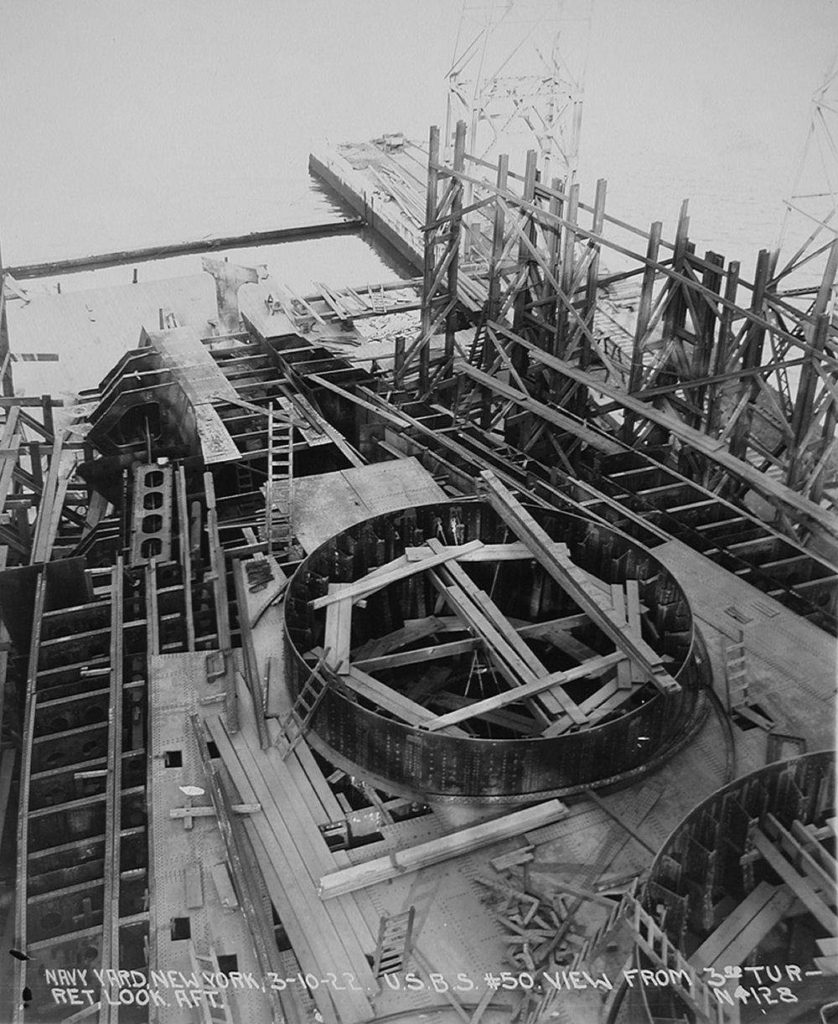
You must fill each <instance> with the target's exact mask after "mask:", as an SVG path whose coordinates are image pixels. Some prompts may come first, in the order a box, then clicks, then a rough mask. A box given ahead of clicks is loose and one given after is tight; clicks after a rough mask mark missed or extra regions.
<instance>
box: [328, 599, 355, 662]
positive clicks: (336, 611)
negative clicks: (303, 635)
mask: <svg viewBox="0 0 838 1024" xmlns="http://www.w3.org/2000/svg"><path fill="white" fill-rule="evenodd" d="M347 585H348V584H346V583H330V584H329V595H330V596H332V595H337V596H340V595H341V594H342V592H343V590H344V589H345V588H346V586H347ZM351 645H352V598H351V597H344V598H342V600H339V601H335V602H334V603H333V604H330V605H329V606H328V607H327V608H326V631H325V635H324V639H323V648H324V650H326V651H328V654H327V655H326V664H327V665H328V666H329V668H331V669H332V671H333V672H336V673H337V674H338V675H339V676H345V675H346V674H347V673H348V672H349V651H350V647H351Z"/></svg>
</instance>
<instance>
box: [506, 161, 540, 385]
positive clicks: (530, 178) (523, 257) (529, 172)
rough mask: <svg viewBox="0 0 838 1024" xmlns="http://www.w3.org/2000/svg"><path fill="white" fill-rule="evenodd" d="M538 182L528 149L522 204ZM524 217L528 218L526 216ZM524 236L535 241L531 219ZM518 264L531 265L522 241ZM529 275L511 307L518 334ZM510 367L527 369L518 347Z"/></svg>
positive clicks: (514, 348)
mask: <svg viewBox="0 0 838 1024" xmlns="http://www.w3.org/2000/svg"><path fill="white" fill-rule="evenodd" d="M537 180H538V154H537V153H536V151H535V150H534V149H530V150H528V152H527V165H526V169H525V170H524V189H523V194H522V197H521V198H522V199H523V200H524V202H527V203H533V202H535V183H536V181H537ZM525 216H527V217H529V215H528V214H526V215H525ZM526 234H527V236H528V237H529V239H530V241H531V242H534V241H535V224H534V223H533V221H532V219H531V218H530V219H529V223H528V224H527V228H526ZM518 263H519V265H520V266H521V267H527V268H529V266H530V265H531V264H532V256H531V255H530V253H529V251H528V249H527V247H526V245H525V244H524V243H523V241H522V242H521V243H520V245H519V246H518ZM530 284H531V282H530V275H529V272H528V273H527V276H526V278H525V280H524V283H523V285H522V286H521V287H520V288H519V289H518V293H517V295H516V296H515V303H514V306H513V310H514V312H513V316H512V330H513V331H515V332H516V333H518V334H520V333H521V331H522V330H523V328H524V325H525V321H526V315H527V313H526V309H527V304H528V303H529V301H530ZM511 355H512V365H513V366H514V367H515V370H516V371H517V372H518V373H520V374H523V373H525V372H526V367H527V353H526V350H525V349H523V348H522V347H521V346H520V345H512V352H511Z"/></svg>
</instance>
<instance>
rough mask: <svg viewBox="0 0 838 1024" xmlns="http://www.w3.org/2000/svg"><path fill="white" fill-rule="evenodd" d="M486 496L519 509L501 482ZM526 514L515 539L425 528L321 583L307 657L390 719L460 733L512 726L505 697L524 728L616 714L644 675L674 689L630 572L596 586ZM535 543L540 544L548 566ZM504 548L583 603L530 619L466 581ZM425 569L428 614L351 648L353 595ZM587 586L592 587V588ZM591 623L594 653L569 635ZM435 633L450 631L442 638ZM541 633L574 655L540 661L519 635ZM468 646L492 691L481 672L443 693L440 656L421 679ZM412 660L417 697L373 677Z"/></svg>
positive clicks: (572, 724)
mask: <svg viewBox="0 0 838 1024" xmlns="http://www.w3.org/2000/svg"><path fill="white" fill-rule="evenodd" d="M499 486H500V485H499ZM499 493H500V492H499ZM495 500H497V501H500V502H502V504H503V507H504V509H505V510H506V511H507V513H508V509H509V508H510V507H514V508H515V509H516V511H517V512H522V511H523V510H521V509H520V506H518V504H517V502H515V501H514V499H512V498H511V495H509V493H508V492H506V491H505V490H504V491H503V494H502V496H501V497H500V498H497V497H496V499H495ZM533 523H534V520H533V521H532V522H530V521H529V520H528V521H527V526H528V529H527V530H525V531H522V533H521V537H520V539H513V540H511V541H509V542H507V543H502V544H482V543H481V542H479V541H471V542H469V543H465V544H460V545H457V544H453V545H446V544H443V543H442V541H440V540H438V539H436V538H431V539H429V540H428V541H427V542H426V543H425V544H424V545H422V546H421V547H414V548H410V547H408V548H406V549H405V552H404V554H403V555H401V556H399V557H397V558H395V559H393V560H392V561H390V562H388V563H386V564H384V565H381V566H378V567H376V568H375V569H373V570H371V571H370V572H369V573H367V574H366V576H364V577H362V578H360V579H358V580H355V581H354V582H352V583H342V584H331V585H330V587H329V592H328V593H327V594H325V595H324V596H322V597H319V598H316V599H314V600H313V601H311V602H310V604H311V607H312V608H313V609H315V610H317V609H324V610H325V634H324V648H325V650H324V649H321V648H315V649H314V650H313V651H312V652H310V656H311V657H312V658H314V659H316V660H317V663H318V665H324V666H325V668H326V670H327V676H328V677H330V678H331V680H332V683H333V685H336V686H339V687H343V688H344V689H348V690H350V691H352V692H354V693H355V694H356V695H357V696H361V697H364V698H365V699H367V700H370V701H371V702H372V703H373V704H374V705H375V706H377V707H378V708H379V709H380V710H381V711H383V712H384V713H386V714H388V715H391V716H393V717H395V718H396V719H398V720H399V721H402V722H405V723H407V724H409V725H412V726H414V727H415V728H420V729H423V730H426V731H429V732H441V731H443V732H446V733H448V734H451V735H459V736H463V737H466V736H468V735H470V733H469V732H463V730H462V728H461V726H467V727H469V728H471V727H473V725H474V723H475V722H476V721H477V720H478V719H483V720H484V721H485V722H487V723H491V722H495V723H497V724H500V723H505V724H507V725H512V726H515V725H516V724H517V719H519V718H520V716H518V715H516V714H515V713H514V711H511V710H510V711H508V710H507V709H511V706H512V705H519V704H520V705H524V706H525V707H526V708H527V713H528V715H529V716H530V718H529V722H530V724H529V725H528V726H527V727H525V730H524V731H525V732H528V733H534V734H538V733H543V734H544V735H545V736H556V735H561V734H562V733H564V732H567V731H568V730H570V729H580V728H588V727H591V726H592V725H595V724H597V723H598V722H599V721H601V720H602V719H603V718H604V717H605V716H606V715H609V714H613V713H619V710H620V709H621V708H622V707H623V706H624V705H626V704H627V703H629V702H632V701H633V700H635V699H636V698H637V697H638V695H639V694H640V691H641V690H643V689H644V688H645V687H646V685H647V683H648V682H649V681H651V682H652V683H654V685H655V686H656V687H657V688H658V689H661V690H663V691H664V692H665V693H674V692H677V691H678V689H679V686H678V683H677V682H675V680H673V679H672V678H671V676H669V674H668V672H667V670H666V668H665V665H664V662H663V659H661V658H660V657H659V656H658V655H657V654H656V653H655V652H654V651H653V650H652V649H651V648H650V647H649V646H648V644H646V642H645V641H644V639H643V636H642V614H643V608H642V606H641V604H640V596H639V590H638V587H637V581H636V580H629V581H628V582H627V584H626V587H625V588H623V587H621V586H617V585H615V586H613V587H612V588H611V589H609V588H607V587H606V588H605V589H604V590H600V587H602V586H603V585H602V584H599V586H597V582H596V581H595V580H593V578H591V577H589V576H588V575H587V574H586V573H584V572H582V570H579V569H578V567H576V566H575V565H574V564H573V563H572V562H571V561H570V559H569V557H568V556H567V554H566V553H564V554H558V555H557V552H558V550H559V549H560V548H562V547H563V546H562V545H554V544H553V542H552V541H549V538H548V543H546V544H545V542H544V539H543V537H542V536H541V534H540V533H538V531H534V530H533V529H532V524H533ZM545 536H546V535H545ZM545 551H547V552H548V553H549V557H547V558H546V561H547V568H545V567H544V559H545V557H546V556H545ZM513 559H514V560H519V561H521V560H523V561H533V560H535V561H536V562H541V563H542V569H543V570H544V571H545V572H548V573H549V572H550V570H551V569H552V571H554V572H555V573H556V575H555V576H554V577H553V578H554V580H555V581H556V582H558V583H559V585H560V586H561V587H562V588H563V589H564V590H566V591H567V593H568V594H569V595H570V596H571V597H572V598H573V600H574V601H575V602H576V603H577V604H579V607H580V608H581V609H582V611H581V612H579V613H577V614H574V615H566V616H563V617H561V618H559V619H554V620H552V621H549V622H540V623H525V622H517V621H514V620H513V621H511V620H510V619H508V618H507V616H506V615H505V614H504V613H503V612H502V610H501V609H500V608H499V607H498V605H497V604H496V603H495V601H494V600H493V598H492V596H491V594H490V593H488V592H487V591H485V590H484V589H482V588H481V587H480V586H478V585H477V584H476V583H475V582H474V580H473V579H472V577H471V576H470V575H469V573H468V572H467V571H466V566H467V565H469V564H470V563H477V564H481V563H482V564H497V563H501V562H504V561H508V560H513ZM557 559H558V561H557ZM557 564H558V565H560V567H561V569H560V571H559V570H557V568H556V566H557ZM423 576H424V578H425V579H426V580H427V581H428V583H429V584H430V586H431V587H432V588H433V589H434V590H435V591H436V593H437V595H438V600H437V605H436V607H435V609H434V612H433V614H432V615H429V616H426V617H425V618H424V619H413V620H408V621H406V622H405V625H404V626H403V627H401V628H400V629H397V630H395V631H394V632H392V633H390V634H388V635H386V636H383V637H379V638H377V639H373V640H370V641H368V642H367V643H365V644H363V645H361V646H359V647H356V648H355V649H353V647H352V633H351V622H352V607H353V603H355V602H359V601H360V602H365V601H366V600H367V599H369V598H370V597H371V596H372V595H373V594H375V593H376V592H379V591H381V590H383V589H384V588H385V587H387V586H390V585H396V584H399V583H401V582H403V581H410V580H414V579H416V578H417V577H423ZM591 593H595V594H596V595H597V596H596V597H591V596H590V595H591ZM591 622H594V623H595V624H596V625H597V626H598V627H599V628H600V629H602V630H603V632H605V633H606V635H607V636H608V637H609V639H611V640H612V642H613V643H614V646H615V649H614V650H613V651H612V652H610V653H605V654H599V653H597V652H596V651H594V650H592V649H591V648H590V647H589V646H587V645H586V644H584V643H582V642H581V641H579V640H578V639H577V638H576V637H574V636H573V634H572V632H571V630H573V629H575V628H577V627H578V626H580V625H585V624H588V625H590V623H591ZM445 634H449V635H450V634H455V635H454V636H451V638H450V639H447V638H446V636H445ZM425 638H427V639H429V640H432V642H430V643H428V644H427V645H425V646H421V647H418V648H417V647H416V646H415V645H416V643H417V642H421V641H422V640H423V639H425ZM539 638H541V642H543V643H545V644H548V645H550V646H552V647H554V648H555V649H556V650H558V651H561V652H562V654H563V656H565V658H571V659H573V660H574V661H576V662H577V664H576V665H572V666H571V667H569V668H565V669H562V670H559V671H551V670H550V669H548V668H547V667H546V665H545V664H544V663H543V662H542V660H541V658H540V657H539V656H538V655H537V654H536V653H535V650H534V649H533V648H532V647H531V646H530V644H529V642H528V641H529V640H534V639H539ZM406 648H407V649H406ZM469 655H471V658H472V659H473V660H472V669H471V672H470V673H469V680H471V678H472V676H473V675H474V672H475V669H476V670H477V673H478V676H479V675H480V674H481V673H482V674H485V673H489V674H490V675H491V677H492V678H493V680H494V687H495V688H496V691H495V692H492V691H485V690H483V686H482V683H481V684H480V690H481V691H482V692H480V693H479V695H478V696H476V697H475V696H469V695H468V689H469V687H470V685H471V684H470V683H467V684H466V694H465V695H464V696H463V698H462V700H461V699H459V697H458V696H457V694H454V693H451V694H449V693H448V691H447V689H446V687H445V680H446V679H447V678H448V677H447V676H446V674H445V672H446V670H445V668H444V667H443V668H441V669H439V671H440V672H441V673H442V675H441V676H440V679H441V682H438V683H436V684H433V685H428V686H426V685H425V684H424V682H422V680H423V679H424V678H425V676H426V675H427V673H428V671H429V670H430V671H432V672H433V671H436V670H434V669H433V666H434V665H437V664H439V663H440V662H444V661H446V660H448V659H454V658H461V657H463V656H465V657H467V656H469ZM420 665H421V666H426V669H425V672H424V673H422V678H421V679H420V680H419V681H418V682H416V681H415V680H414V684H413V685H412V687H411V690H412V691H413V692H414V693H415V696H412V695H411V691H408V692H402V690H401V689H400V685H401V684H397V683H395V682H393V683H392V684H388V683H385V682H383V681H382V680H381V679H380V678H379V677H378V676H379V674H380V673H389V672H393V671H399V670H407V671H409V670H411V669H415V668H417V667H418V666H420ZM427 666H430V669H428V668H427ZM414 674H415V673H414ZM586 679H587V680H590V683H589V684H588V685H589V687H590V690H589V692H588V694H587V696H585V697H583V698H581V699H579V700H576V699H573V698H572V697H571V696H570V694H569V692H568V690H567V689H566V687H567V685H568V684H569V683H574V682H577V681H581V680H586ZM420 683H422V685H420ZM441 691H442V692H441ZM651 692H652V691H651V690H650V691H649V693H650V694H651ZM449 697H450V700H449ZM418 700H426V702H427V703H428V704H430V705H431V706H433V705H434V704H436V705H437V706H438V707H440V706H441V707H442V708H445V707H446V705H447V710H445V711H444V712H443V713H438V712H435V711H433V710H430V708H429V707H426V706H424V704H423V703H419V702H418ZM517 731H520V725H519V726H518V730H517Z"/></svg>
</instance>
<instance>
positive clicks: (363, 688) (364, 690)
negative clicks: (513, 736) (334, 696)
mask: <svg viewBox="0 0 838 1024" xmlns="http://www.w3.org/2000/svg"><path fill="white" fill-rule="evenodd" d="M341 680H342V681H343V682H344V683H345V684H346V685H347V686H349V687H351V688H352V689H353V690H354V691H355V692H356V693H357V694H359V696H361V697H366V698H367V700H371V701H373V702H374V703H376V704H378V706H379V707H381V708H382V709H383V710H385V711H389V712H390V714H391V715H394V716H395V717H396V718H398V719H399V720H400V721H402V722H407V724H408V725H412V726H413V727H414V728H419V727H420V726H421V727H423V728H429V727H430V726H431V724H432V723H434V722H436V721H437V716H436V715H435V714H434V713H433V711H429V710H428V709H427V708H423V707H422V705H421V704H417V703H416V701H413V700H411V699H410V698H409V697H405V696H404V694H402V693H399V692H398V691H396V690H394V689H393V688H392V687H390V686H388V685H387V684H386V683H382V682H381V681H380V680H378V679H375V678H373V676H371V675H367V673H366V672H362V671H361V670H360V669H359V668H356V667H355V666H354V665H353V666H352V667H351V668H350V669H349V672H348V674H347V675H345V676H341ZM441 728H443V729H445V730H446V731H447V734H448V735H449V736H461V737H463V738H468V733H466V732H463V730H462V729H454V728H453V727H452V726H449V725H448V724H447V723H446V725H444V726H441Z"/></svg>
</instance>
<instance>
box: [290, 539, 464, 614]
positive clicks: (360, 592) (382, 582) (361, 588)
mask: <svg viewBox="0 0 838 1024" xmlns="http://www.w3.org/2000/svg"><path fill="white" fill-rule="evenodd" d="M480 546H481V544H480V541H479V540H473V541H469V543H468V544H463V545H462V548H461V549H460V550H461V553H462V552H469V551H476V550H477V549H478V548H479V547H480ZM457 550H458V549H457V548H453V549H450V550H446V551H444V552H443V553H441V554H438V555H432V556H429V557H428V558H423V559H420V560H419V561H416V562H410V563H408V562H407V560H405V564H404V565H403V566H402V567H401V568H399V569H394V570H392V571H391V572H386V573H382V574H380V575H379V574H378V573H377V571H376V570H373V572H372V573H370V574H368V575H367V576H364V577H363V578H362V579H360V580H355V582H354V583H347V584H345V589H344V590H343V591H342V592H341V593H340V595H338V594H326V595H325V596H324V597H317V598H315V599H314V600H313V601H310V602H309V607H310V608H312V610H314V611H316V610H317V609H318V608H325V607H326V606H327V605H330V604H333V603H334V602H335V601H340V600H342V599H343V598H344V597H351V598H352V600H353V601H357V600H358V599H359V598H362V597H367V596H368V595H369V594H374V593H375V592H376V591H377V590H383V588H384V587H387V586H389V585H390V584H391V583H398V582H399V581H400V580H403V579H407V578H408V577H409V576H415V575H416V573H420V572H425V571H426V570H427V569H433V568H434V567H435V566H437V565H443V564H444V563H445V562H451V561H453V560H454V559H455V558H456V557H457V555H455V554H454V553H453V552H455V551H457Z"/></svg>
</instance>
